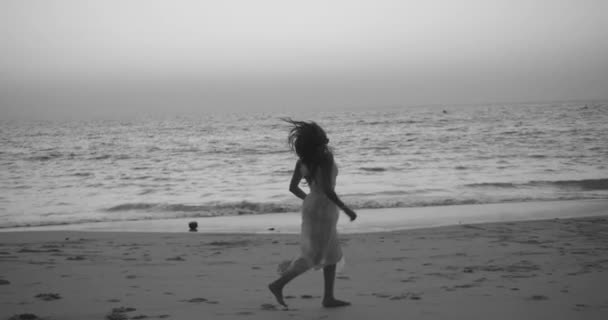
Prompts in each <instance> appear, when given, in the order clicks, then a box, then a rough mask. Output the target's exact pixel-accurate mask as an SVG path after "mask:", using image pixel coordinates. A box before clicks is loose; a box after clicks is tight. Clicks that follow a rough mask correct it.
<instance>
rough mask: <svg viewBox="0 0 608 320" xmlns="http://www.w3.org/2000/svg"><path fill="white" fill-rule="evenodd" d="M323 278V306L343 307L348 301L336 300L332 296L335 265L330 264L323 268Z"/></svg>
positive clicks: (348, 303)
mask: <svg viewBox="0 0 608 320" xmlns="http://www.w3.org/2000/svg"><path fill="white" fill-rule="evenodd" d="M323 278H324V280H325V293H324V294H323V306H324V307H326V308H335V307H344V306H348V305H350V302H346V301H341V300H337V299H336V298H335V297H334V282H335V279H336V265H335V264H332V265H329V266H326V267H324V268H323Z"/></svg>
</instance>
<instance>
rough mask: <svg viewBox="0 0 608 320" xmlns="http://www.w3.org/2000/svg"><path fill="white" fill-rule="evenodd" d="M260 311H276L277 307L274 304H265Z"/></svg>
mask: <svg viewBox="0 0 608 320" xmlns="http://www.w3.org/2000/svg"><path fill="white" fill-rule="evenodd" d="M260 309H262V310H267V311H276V310H277V307H276V306H275V305H274V304H270V303H264V304H262V305H260Z"/></svg>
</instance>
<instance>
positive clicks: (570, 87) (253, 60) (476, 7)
mask: <svg viewBox="0 0 608 320" xmlns="http://www.w3.org/2000/svg"><path fill="white" fill-rule="evenodd" d="M607 13H608V1H604V0H460V1H459V0H446V1H433V0H425V1H422V0H420V1H404V0H400V1H399V0H395V1H391V0H370V1H358V0H348V1H332V0H323V1H317V0H314V1H313V0H306V1H289V0H255V1H252V0H242V1H236V0H215V1H205V0H193V1H178V0H173V1H168V0H167V1H161V0H134V1H128V0H121V1H114V0H112V1H110V0H97V1H85V0H73V1H67V0H58V1H53V0H40V1H30V0H14V1H12V0H2V1H0V115H1V116H2V117H3V118H5V117H7V118H10V117H28V116H33V117H47V116H48V117H55V116H58V115H59V116H62V115H74V116H87V115H94V116H104V115H108V116H121V115H132V114H136V113H147V112H152V113H154V112H167V113H184V112H193V111H201V112H205V111H212V110H256V109H258V110H260V109H263V110H268V109H273V110H281V111H287V110H293V109H298V108H315V109H324V108H328V109H331V108H376V107H382V106H407V105H418V104H454V103H456V104H463V103H484V102H493V101H496V102H498V101H538V100H560V99H605V98H608V96H607V94H608V93H607V92H608V31H607V30H608V19H607V18H606V16H607Z"/></svg>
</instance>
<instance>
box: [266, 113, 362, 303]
mask: <svg viewBox="0 0 608 320" xmlns="http://www.w3.org/2000/svg"><path fill="white" fill-rule="evenodd" d="M284 120H285V121H287V122H289V123H290V124H291V125H292V128H291V131H290V132H289V137H288V142H289V145H290V147H291V149H292V150H293V151H295V152H296V154H297V155H298V157H299V159H298V161H297V162H296V167H295V169H294V171H293V176H292V178H291V183H290V186H289V191H291V192H292V193H293V194H294V195H296V197H298V198H300V199H302V200H304V203H303V205H302V232H301V236H300V250H301V252H300V256H299V257H298V258H297V259H295V260H293V261H287V262H285V263H283V264H281V266H279V272H280V273H281V277H280V278H279V279H277V280H276V281H274V282H273V283H271V284H270V285H268V288H269V289H270V291H271V292H272V294H273V295H274V296H275V298H276V299H277V302H278V303H280V304H281V305H283V306H285V307H287V304H285V301H284V300H283V288H284V287H285V285H286V284H287V283H289V282H290V281H291V280H293V279H294V278H295V277H297V276H299V275H300V274H302V273H304V272H306V271H307V270H308V269H310V268H313V267H314V268H317V269H318V268H321V267H322V268H323V277H324V280H325V292H324V295H323V306H324V307H327V308H332V307H342V306H347V305H350V303H348V302H345V301H341V300H338V299H336V298H335V297H334V280H335V277H336V263H338V261H340V260H341V259H342V250H341V248H340V242H339V240H338V233H337V231H336V224H337V222H338V208H340V209H342V211H344V213H346V214H347V215H348V216H349V218H350V220H351V221H353V220H355V218H357V214H356V213H355V212H354V211H352V210H351V209H350V208H348V207H347V206H346V205H344V203H343V202H342V201H341V200H340V198H339V197H338V195H336V192H335V191H334V187H335V184H336V176H337V174H338V168H337V167H336V164H335V163H334V158H333V154H332V153H331V150H330V149H329V147H328V145H327V144H328V143H329V139H327V136H326V135H325V131H323V129H322V128H321V127H320V126H319V125H317V124H316V123H314V122H303V121H294V120H291V119H284ZM302 178H304V179H306V182H307V183H308V186H309V187H310V193H309V194H308V195H306V193H305V192H304V191H303V190H302V189H300V187H299V184H300V181H301V180H302Z"/></svg>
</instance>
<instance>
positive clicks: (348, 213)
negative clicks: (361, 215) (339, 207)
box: [344, 207, 357, 222]
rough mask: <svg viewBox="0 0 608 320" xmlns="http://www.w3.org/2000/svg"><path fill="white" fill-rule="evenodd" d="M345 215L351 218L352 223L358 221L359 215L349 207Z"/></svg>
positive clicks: (345, 208) (346, 208)
mask: <svg viewBox="0 0 608 320" xmlns="http://www.w3.org/2000/svg"><path fill="white" fill-rule="evenodd" d="M344 213H346V215H347V216H348V217H349V218H350V221H351V222H352V221H355V219H357V214H356V213H355V212H354V211H353V210H351V209H350V208H349V207H344Z"/></svg>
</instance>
